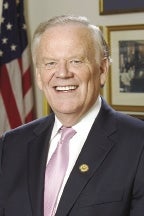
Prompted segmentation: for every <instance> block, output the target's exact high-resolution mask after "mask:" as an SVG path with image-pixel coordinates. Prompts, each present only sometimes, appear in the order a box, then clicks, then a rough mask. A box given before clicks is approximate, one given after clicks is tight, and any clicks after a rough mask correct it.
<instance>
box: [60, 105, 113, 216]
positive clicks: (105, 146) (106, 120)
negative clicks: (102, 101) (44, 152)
mask: <svg viewBox="0 0 144 216" xmlns="http://www.w3.org/2000/svg"><path fill="white" fill-rule="evenodd" d="M105 108H106V107H105V105H104V110H103V107H102V109H101V111H100V113H99V115H98V117H97V119H96V121H95V122H94V125H93V127H92V129H91V131H90V133H89V135H88V138H87V140H86V142H85V144H84V147H83V149H82V151H81V153H80V155H79V158H78V160H77V162H76V164H75V166H74V168H73V171H72V173H71V175H70V177H69V179H68V182H67V184H66V186H65V189H64V192H63V195H62V197H61V200H60V203H59V206H58V209H57V213H56V216H59V215H61V216H65V215H67V214H68V212H69V211H70V209H71V208H72V206H73V205H74V203H75V202H76V200H77V198H78V196H79V195H80V193H81V192H82V190H83V189H84V187H85V186H86V184H87V183H88V181H89V180H90V178H92V176H93V174H94V173H95V172H96V171H97V170H98V168H99V167H100V165H101V163H102V162H103V161H104V159H105V157H106V156H107V154H108V153H109V151H110V150H111V148H112V147H113V144H114V142H113V140H111V139H110V135H111V134H112V133H114V131H115V120H114V118H113V117H112V118H111V114H110V113H109V111H110V110H109V111H108V113H109V114H108V115H107V114H106V110H105ZM112 115H113V114H112ZM107 128H109V130H107ZM83 164H86V165H87V168H88V171H86V172H83V171H81V169H80V166H81V165H83Z"/></svg>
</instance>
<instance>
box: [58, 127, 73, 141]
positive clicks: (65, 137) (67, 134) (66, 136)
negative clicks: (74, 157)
mask: <svg viewBox="0 0 144 216" xmlns="http://www.w3.org/2000/svg"><path fill="white" fill-rule="evenodd" d="M75 134H76V131H75V130H74V129H73V128H72V127H64V126H63V127H62V128H61V141H62V142H68V141H69V140H70V139H71V138H72V137H73V136H74V135H75Z"/></svg>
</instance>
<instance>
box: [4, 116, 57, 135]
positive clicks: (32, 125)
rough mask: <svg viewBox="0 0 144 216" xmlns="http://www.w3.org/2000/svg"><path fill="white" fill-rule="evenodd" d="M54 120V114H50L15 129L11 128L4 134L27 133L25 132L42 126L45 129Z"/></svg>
mask: <svg viewBox="0 0 144 216" xmlns="http://www.w3.org/2000/svg"><path fill="white" fill-rule="evenodd" d="M52 121H54V116H53V115H52V114H50V115H49V116H46V117H42V118H39V119H35V120H33V121H31V122H29V123H26V124H23V125H21V126H19V127H17V128H15V129H11V130H9V131H7V132H5V134H4V135H3V136H7V135H15V134H25V133H28V132H31V131H34V130H36V129H37V128H39V127H41V126H42V129H43V128H45V127H46V126H47V127H48V125H50V124H51V122H52Z"/></svg>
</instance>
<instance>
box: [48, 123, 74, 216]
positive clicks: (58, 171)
mask: <svg viewBox="0 0 144 216" xmlns="http://www.w3.org/2000/svg"><path fill="white" fill-rule="evenodd" d="M75 133H76V132H75V130H74V129H73V128H71V127H69V128H66V127H62V128H61V138H60V141H59V143H58V146H57V148H56V150H55V152H54V153H53V155H52V157H51V158H50V161H49V163H48V165H47V167H46V173H45V191H44V216H52V215H54V214H55V213H54V207H55V204H56V201H57V197H58V194H59V191H60V188H61V185H62V182H63V179H64V176H65V173H66V170H67V166H68V161H69V141H70V139H71V138H72V137H73V136H74V134H75Z"/></svg>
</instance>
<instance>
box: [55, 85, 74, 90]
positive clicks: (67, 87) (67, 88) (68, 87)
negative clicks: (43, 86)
mask: <svg viewBox="0 0 144 216" xmlns="http://www.w3.org/2000/svg"><path fill="white" fill-rule="evenodd" d="M74 89H76V86H57V87H56V90H57V91H69V90H74Z"/></svg>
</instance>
